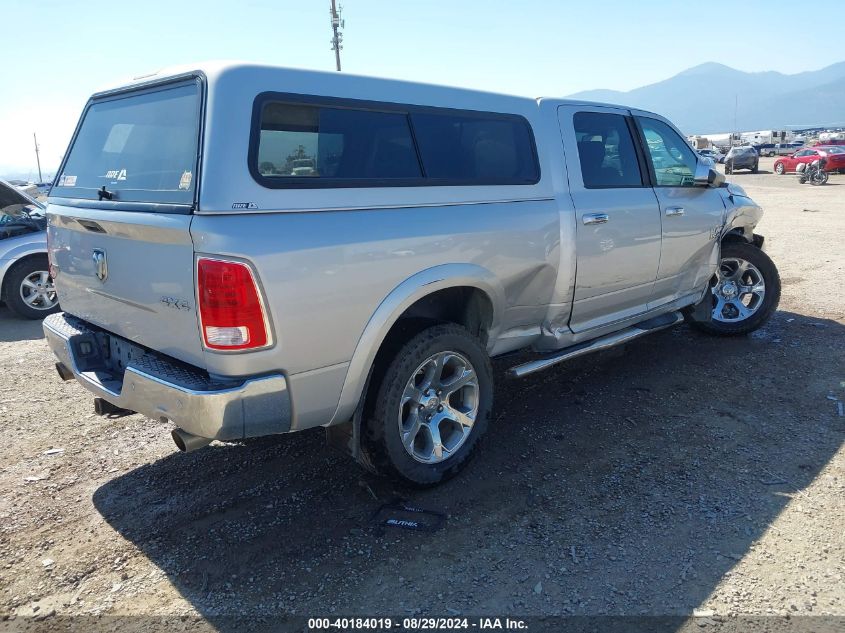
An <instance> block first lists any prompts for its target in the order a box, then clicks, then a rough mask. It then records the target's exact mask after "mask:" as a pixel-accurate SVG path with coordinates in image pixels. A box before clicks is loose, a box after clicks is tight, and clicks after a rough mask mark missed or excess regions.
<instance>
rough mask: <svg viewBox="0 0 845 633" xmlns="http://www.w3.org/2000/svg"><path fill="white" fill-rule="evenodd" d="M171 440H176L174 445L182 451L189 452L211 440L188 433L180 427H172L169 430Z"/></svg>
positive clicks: (207, 443)
mask: <svg viewBox="0 0 845 633" xmlns="http://www.w3.org/2000/svg"><path fill="white" fill-rule="evenodd" d="M170 436H171V437H172V438H173V441H174V442H176V447H177V448H178V449H179V450H180V451H182V452H183V453H190V452H191V451H195V450H197V449H198V448H202V447H203V446H208V445H209V444H211V440H210V439H209V438H207V437H200V436H199V435H194V434H193V433H188V432H187V431H183V430H182V429H173V430H172V431H171V432H170Z"/></svg>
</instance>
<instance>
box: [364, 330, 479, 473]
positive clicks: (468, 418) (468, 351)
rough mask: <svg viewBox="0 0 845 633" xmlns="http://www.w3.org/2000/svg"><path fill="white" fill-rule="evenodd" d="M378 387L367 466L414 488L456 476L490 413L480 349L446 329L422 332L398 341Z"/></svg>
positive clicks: (469, 337)
mask: <svg viewBox="0 0 845 633" xmlns="http://www.w3.org/2000/svg"><path fill="white" fill-rule="evenodd" d="M377 389H378V391H377V393H376V398H377V399H376V403H375V407H374V412H373V415H372V419H369V420H367V423H366V424H367V432H368V433H367V434H368V436H369V439H371V440H372V444H371V451H372V455H371V457H372V462H373V464H374V465H375V467H376V469H377V470H379V471H380V472H383V473H386V474H389V475H392V476H394V477H397V478H399V479H401V480H403V481H404V482H405V483H408V484H411V485H414V486H432V485H435V484H438V483H441V482H443V481H446V480H447V479H449V478H451V477H453V476H454V475H456V474H457V473H458V472H459V471H460V470H461V469H462V468H463V467H464V466H465V465H466V463H467V462H468V461H469V459H470V457H471V456H472V454H473V452H474V451H475V449H476V447H477V446H478V441H479V439H480V438H481V436H482V435H484V433H485V431H486V430H487V425H488V423H489V419H490V413H491V411H492V408H493V371H492V368H491V365H490V359H489V357H488V356H487V351H486V349H485V348H484V345H483V344H482V343H481V341H480V340H478V338H476V337H475V336H473V335H472V334H470V333H469V332H468V331H467V330H466V329H464V328H463V327H460V326H458V325H452V324H445V325H435V326H432V327H429V328H426V329H425V330H423V331H422V332H420V333H419V334H417V335H416V336H414V337H413V338H412V339H411V340H409V341H408V342H407V343H405V344H404V345H403V346H402V348H401V349H400V350H399V351H398V352H397V353H396V356H395V357H394V359H393V361H392V362H391V363H390V366H389V367H388V368H387V371H386V373H385V375H384V378H383V379H382V380H381V384H380V385H379V386H378V387H377Z"/></svg>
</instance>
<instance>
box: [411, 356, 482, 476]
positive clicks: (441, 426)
mask: <svg viewBox="0 0 845 633" xmlns="http://www.w3.org/2000/svg"><path fill="white" fill-rule="evenodd" d="M478 405H479V388H478V376H477V373H476V371H475V368H474V367H473V366H472V364H471V363H470V362H469V360H468V359H467V358H466V357H465V356H464V355H462V354H459V353H457V352H452V351H443V352H438V353H436V354H433V355H432V356H430V357H429V358H427V359H426V360H425V361H424V362H423V363H421V364H420V366H419V367H417V369H416V371H414V373H413V374H412V375H411V378H410V379H409V380H408V382H407V384H406V386H405V391H404V392H403V394H402V399H401V401H400V405H399V416H398V417H399V433H400V436H401V439H402V445H403V446H404V447H405V450H406V451H407V452H408V454H409V455H410V456H411V457H413V458H414V459H415V460H416V461H418V462H422V463H424V464H436V463H439V462H442V461H444V460H446V459H448V458H449V457H451V456H452V455H454V454H455V452H456V451H457V450H458V449H460V447H461V446H463V444H464V442H466V440H467V438H468V437H469V434H470V432H471V431H472V426H473V424H474V423H475V419H476V416H477V415H478Z"/></svg>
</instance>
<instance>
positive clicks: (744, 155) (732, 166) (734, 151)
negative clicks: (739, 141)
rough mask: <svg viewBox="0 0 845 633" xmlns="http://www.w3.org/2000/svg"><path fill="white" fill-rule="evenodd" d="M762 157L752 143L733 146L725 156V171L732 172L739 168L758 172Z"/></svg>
mask: <svg viewBox="0 0 845 633" xmlns="http://www.w3.org/2000/svg"><path fill="white" fill-rule="evenodd" d="M759 165H760V157H759V156H758V155H757V152H756V151H755V150H754V148H753V147H751V146H750V145H740V146H737V147H732V148H731V149H730V150H728V153H727V155H726V156H725V173H726V174H732V173H734V172H735V171H736V170H737V169H748V170H750V171H752V172H753V173H757V168H758V167H759Z"/></svg>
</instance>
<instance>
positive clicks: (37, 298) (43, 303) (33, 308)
mask: <svg viewBox="0 0 845 633" xmlns="http://www.w3.org/2000/svg"><path fill="white" fill-rule="evenodd" d="M48 268H49V264H48V262H47V256H46V255H36V256H34V257H27V258H26V259H24V260H22V261H19V262H18V263H17V264H15V265H14V266H12V267H11V268H10V269H9V272H8V273H7V274H6V280H5V283H4V284H3V301H5V302H6V305H7V306H8V307H9V309H10V310H11V311H12V312H14V313H15V314H17V315H18V316H21V317H24V318H25V319H43V318H44V317H45V316H47V315H48V314H52V313H54V312H58V310H59V299H58V297H57V295H56V288H55V286H54V285H53V280H52V279H50V272H49V270H48Z"/></svg>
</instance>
